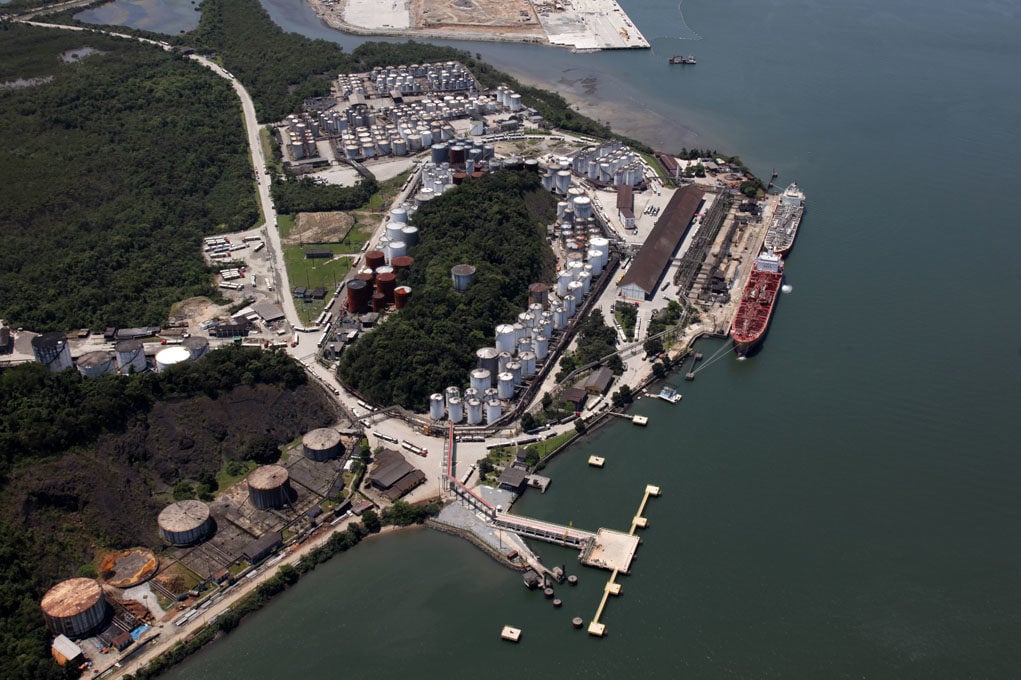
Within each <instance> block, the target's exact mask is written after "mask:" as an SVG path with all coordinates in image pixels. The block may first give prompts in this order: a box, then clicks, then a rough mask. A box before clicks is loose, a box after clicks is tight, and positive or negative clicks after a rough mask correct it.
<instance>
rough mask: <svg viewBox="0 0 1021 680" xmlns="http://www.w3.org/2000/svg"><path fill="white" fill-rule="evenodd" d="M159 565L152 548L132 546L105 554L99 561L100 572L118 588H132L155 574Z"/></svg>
mask: <svg viewBox="0 0 1021 680" xmlns="http://www.w3.org/2000/svg"><path fill="white" fill-rule="evenodd" d="M159 565H160V563H159V560H157V559H156V556H155V555H154V554H153V553H152V551H151V550H147V549H145V548H132V549H131V550H122V551H121V552H115V553H107V554H106V555H103V559H101V560H100V562H99V573H100V574H102V576H103V579H104V580H105V581H106V582H107V583H109V584H110V585H112V586H114V587H116V588H130V587H131V586H134V585H138V584H139V583H141V582H142V581H145V580H147V579H148V578H149V577H150V576H152V575H153V574H155V573H156V570H157V569H158V568H159Z"/></svg>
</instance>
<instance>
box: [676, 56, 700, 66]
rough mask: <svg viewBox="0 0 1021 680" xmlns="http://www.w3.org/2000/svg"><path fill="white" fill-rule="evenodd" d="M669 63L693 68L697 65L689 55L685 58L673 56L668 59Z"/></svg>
mask: <svg viewBox="0 0 1021 680" xmlns="http://www.w3.org/2000/svg"><path fill="white" fill-rule="evenodd" d="M669 61H670V63H671V64H688V65H691V66H694V65H695V64H696V63H698V62H696V61H695V57H694V56H692V55H690V54H689V55H688V56H686V57H685V56H683V55H680V54H675V55H674V56H672V57H670V59H669Z"/></svg>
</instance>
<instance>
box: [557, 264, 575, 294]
mask: <svg viewBox="0 0 1021 680" xmlns="http://www.w3.org/2000/svg"><path fill="white" fill-rule="evenodd" d="M573 280H574V275H572V274H571V272H570V271H568V270H567V269H561V270H560V273H558V274H557V295H559V296H560V297H564V296H565V295H567V286H568V284H570V283H571V281H573Z"/></svg>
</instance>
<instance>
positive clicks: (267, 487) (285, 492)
mask: <svg viewBox="0 0 1021 680" xmlns="http://www.w3.org/2000/svg"><path fill="white" fill-rule="evenodd" d="M295 497H296V494H295V493H294V489H293V488H291V482H290V474H289V473H288V472H287V468H285V467H283V466H281V465H263V466H262V467H258V468H256V469H255V470H253V471H252V472H251V474H249V475H248V498H249V500H251V501H252V505H254V506H255V507H257V508H259V509H260V510H268V509H271V508H281V507H283V506H285V505H287V504H288V503H290V502H291V501H293V500H294V498H295Z"/></svg>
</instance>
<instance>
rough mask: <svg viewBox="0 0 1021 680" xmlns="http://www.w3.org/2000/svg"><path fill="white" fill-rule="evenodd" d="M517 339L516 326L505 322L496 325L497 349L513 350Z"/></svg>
mask: <svg viewBox="0 0 1021 680" xmlns="http://www.w3.org/2000/svg"><path fill="white" fill-rule="evenodd" d="M516 339H517V338H516V335H515V333H514V326H512V325H511V324H509V323H504V324H500V325H499V326H497V327H496V349H497V351H498V352H513V351H514V343H515V342H516Z"/></svg>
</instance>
